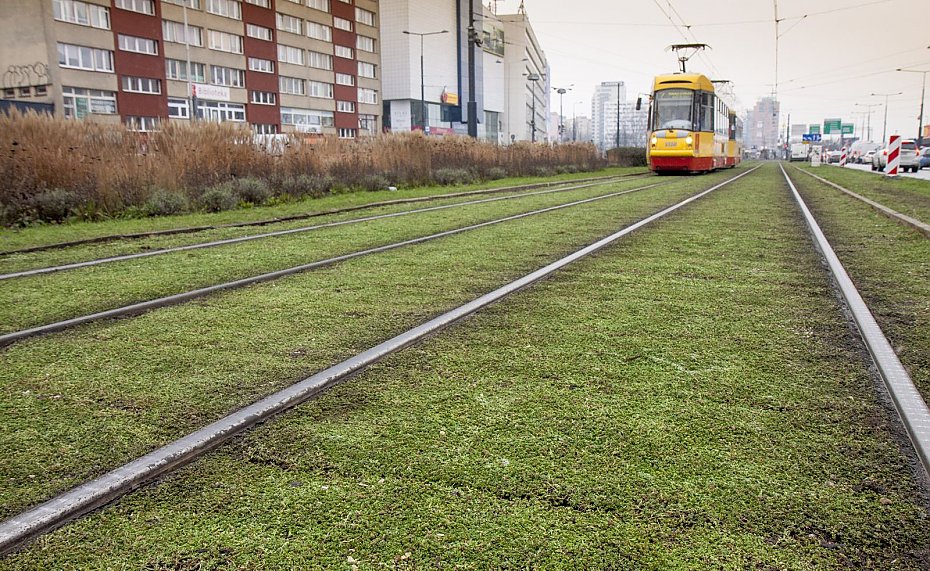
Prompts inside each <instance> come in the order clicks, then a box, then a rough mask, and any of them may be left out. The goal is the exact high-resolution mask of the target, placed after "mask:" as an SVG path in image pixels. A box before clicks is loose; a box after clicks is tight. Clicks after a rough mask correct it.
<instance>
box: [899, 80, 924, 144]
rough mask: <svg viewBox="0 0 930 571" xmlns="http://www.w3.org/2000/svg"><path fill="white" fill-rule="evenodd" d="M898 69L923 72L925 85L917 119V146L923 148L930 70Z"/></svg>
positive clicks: (921, 91) (921, 93)
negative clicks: (925, 99) (925, 107)
mask: <svg viewBox="0 0 930 571" xmlns="http://www.w3.org/2000/svg"><path fill="white" fill-rule="evenodd" d="M898 71H906V72H910V73H922V74H923V76H924V77H923V87H922V88H921V89H920V116H919V117H918V119H917V147H918V148H923V145H924V97H926V95H927V74H928V73H930V71H923V70H919V69H903V68H900V67H899V68H898Z"/></svg>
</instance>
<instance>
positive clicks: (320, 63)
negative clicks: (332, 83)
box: [307, 50, 333, 71]
mask: <svg viewBox="0 0 930 571" xmlns="http://www.w3.org/2000/svg"><path fill="white" fill-rule="evenodd" d="M307 66H308V67H313V68H316V69H325V70H328V71H332V69H333V55H332V54H324V53H323V52H315V51H313V50H307Z"/></svg>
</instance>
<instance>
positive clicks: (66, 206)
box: [33, 188, 81, 222]
mask: <svg viewBox="0 0 930 571" xmlns="http://www.w3.org/2000/svg"><path fill="white" fill-rule="evenodd" d="M80 202H81V201H80V199H79V198H78V197H77V195H76V194H74V193H73V192H68V191H67V190H62V189H60V188H55V189H53V190H47V191H45V192H42V193H39V194H37V195H35V197H34V198H33V205H34V206H35V209H36V214H37V215H38V217H39V219H40V220H48V221H50V222H61V221H62V220H64V219H65V218H67V217H68V216H70V215H71V212H72V210H73V209H75V208H77V207H78V205H79V204H80Z"/></svg>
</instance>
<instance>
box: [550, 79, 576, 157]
mask: <svg viewBox="0 0 930 571" xmlns="http://www.w3.org/2000/svg"><path fill="white" fill-rule="evenodd" d="M574 86H575V84H574V83H573V84H571V85H569V86H568V87H553V88H552V90H553V91H555V92H556V93H558V94H559V142H560V143H561V142H562V140H563V139H564V135H565V113H564V112H563V110H562V97H563V96H564V95H565V94H566V93H568V92H569V91H571V90H572V87H574Z"/></svg>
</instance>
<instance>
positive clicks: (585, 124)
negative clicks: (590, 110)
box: [572, 115, 593, 143]
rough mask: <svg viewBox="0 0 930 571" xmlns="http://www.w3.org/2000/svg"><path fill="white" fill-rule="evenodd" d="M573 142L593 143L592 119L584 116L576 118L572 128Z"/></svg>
mask: <svg viewBox="0 0 930 571" xmlns="http://www.w3.org/2000/svg"><path fill="white" fill-rule="evenodd" d="M572 131H573V132H572V140H573V141H577V142H579V143H590V142H591V141H592V137H593V135H592V132H591V118H590V117H586V116H584V115H578V116H577V117H575V121H574V125H573V127H572Z"/></svg>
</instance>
